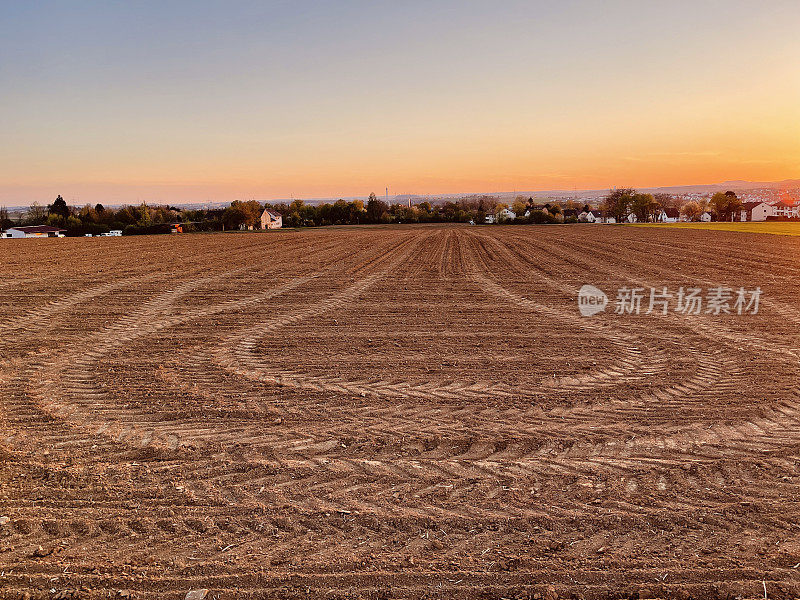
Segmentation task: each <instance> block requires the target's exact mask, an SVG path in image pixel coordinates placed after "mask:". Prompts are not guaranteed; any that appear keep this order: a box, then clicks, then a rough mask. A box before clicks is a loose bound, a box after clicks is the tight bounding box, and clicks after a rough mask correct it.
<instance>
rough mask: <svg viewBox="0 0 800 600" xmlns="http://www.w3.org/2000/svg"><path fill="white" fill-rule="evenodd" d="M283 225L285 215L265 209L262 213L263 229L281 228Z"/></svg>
mask: <svg viewBox="0 0 800 600" xmlns="http://www.w3.org/2000/svg"><path fill="white" fill-rule="evenodd" d="M281 227H283V217H282V216H281V215H279V214H278V213H276V212H274V211H271V210H269V209H265V210H264V212H263V213H261V229H280V228H281Z"/></svg>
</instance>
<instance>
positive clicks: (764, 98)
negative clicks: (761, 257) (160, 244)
mask: <svg viewBox="0 0 800 600" xmlns="http://www.w3.org/2000/svg"><path fill="white" fill-rule="evenodd" d="M798 177H800V2H797V0H790V1H786V2H781V1H769V0H767V1H765V0H761V1H758V2H756V1H753V2H743V1H736V0H718V1H713V0H709V1H703V0H694V1H691V2H689V1H685V2H683V1H680V2H675V1H672V2H666V1H664V2H655V1H653V2H651V1H648V0H630V1H628V2H622V1H616V2H614V1H596V2H586V1H580V2H579V1H574V2H570V1H555V0H554V1H552V2H533V1H530V0H528V1H524V2H514V1H511V0H504V1H502V2H497V1H496V0H495V1H491V2H490V1H487V2H472V1H469V0H457V1H452V2H451V1H432V0H429V1H424V2H423V1H420V2H417V1H393V2H383V1H363V2H362V1H346V0H340V1H336V2H334V1H331V2H303V1H291V2H266V1H258V2H249V1H231V0H228V1H221V2H207V1H200V0H193V1H191V2H188V1H187V2H179V1H170V0H159V1H152V2H148V1H135V2H121V1H120V2H112V1H103V2H81V1H80V0H70V1H66V0H65V1H63V2H37V1H31V2H19V1H13V2H7V1H4V0H0V204H7V205H17V204H26V203H29V202H31V201H34V200H39V201H40V202H43V203H44V202H49V201H51V200H52V197H54V196H55V195H56V194H58V193H61V194H63V195H64V197H65V198H66V199H67V200H69V201H74V202H78V203H83V202H98V201H100V202H107V203H120V202H132V201H139V200H147V201H151V202H153V201H174V202H187V201H198V202H205V201H209V200H211V201H217V200H218V201H224V200H232V199H235V198H257V199H262V200H264V199H269V198H286V197H289V196H290V195H294V196H295V197H306V198H308V197H338V196H353V195H358V196H364V195H367V194H368V193H369V192H370V191H375V192H377V193H382V192H383V189H384V186H386V185H388V186H389V188H390V193H392V194H400V193H420V194H424V193H431V194H438V193H451V192H452V193H459V192H480V191H513V190H537V189H556V188H558V189H572V188H578V189H581V188H607V187H609V186H613V185H618V186H621V185H625V186H638V187H648V186H659V185H679V184H694V183H714V182H719V181H723V180H727V179H749V180H777V179H785V178H798Z"/></svg>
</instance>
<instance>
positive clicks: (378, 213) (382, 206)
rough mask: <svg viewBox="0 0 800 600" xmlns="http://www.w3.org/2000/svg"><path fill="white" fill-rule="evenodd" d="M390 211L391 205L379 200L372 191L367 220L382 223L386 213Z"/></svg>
mask: <svg viewBox="0 0 800 600" xmlns="http://www.w3.org/2000/svg"><path fill="white" fill-rule="evenodd" d="M388 212H389V207H388V206H387V205H386V202H383V201H382V200H378V198H377V197H376V196H375V193H374V192H373V193H371V194H370V195H369V200H367V222H369V223H380V222H381V221H382V220H383V218H384V215H385V214H386V213H388Z"/></svg>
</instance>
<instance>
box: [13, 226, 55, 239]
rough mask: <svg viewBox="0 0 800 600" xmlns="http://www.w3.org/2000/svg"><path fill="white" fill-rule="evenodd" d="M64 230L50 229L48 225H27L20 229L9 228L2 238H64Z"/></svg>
mask: <svg viewBox="0 0 800 600" xmlns="http://www.w3.org/2000/svg"><path fill="white" fill-rule="evenodd" d="M65 232H66V229H59V228H58V227H50V226H49V225H28V226H21V227H9V228H8V229H6V230H5V231H4V232H3V235H2V237H4V238H47V237H64V233H65Z"/></svg>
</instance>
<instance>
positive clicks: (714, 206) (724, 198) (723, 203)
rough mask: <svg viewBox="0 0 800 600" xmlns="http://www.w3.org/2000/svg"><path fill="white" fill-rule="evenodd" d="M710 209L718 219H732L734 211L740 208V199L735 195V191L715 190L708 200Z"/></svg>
mask: <svg viewBox="0 0 800 600" xmlns="http://www.w3.org/2000/svg"><path fill="white" fill-rule="evenodd" d="M709 205H710V206H711V210H712V211H713V212H714V214H715V215H716V217H717V220H719V221H732V220H733V216H734V214H735V213H736V211H738V210H741V208H742V201H741V200H739V198H738V197H737V196H736V193H735V192H732V191H730V190H729V191H727V192H724V193H723V192H717V193H716V194H714V195H713V196H711V201H710V202H709Z"/></svg>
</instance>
